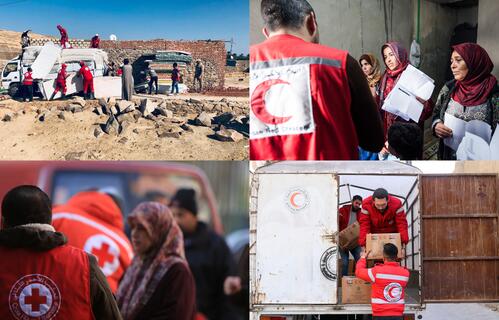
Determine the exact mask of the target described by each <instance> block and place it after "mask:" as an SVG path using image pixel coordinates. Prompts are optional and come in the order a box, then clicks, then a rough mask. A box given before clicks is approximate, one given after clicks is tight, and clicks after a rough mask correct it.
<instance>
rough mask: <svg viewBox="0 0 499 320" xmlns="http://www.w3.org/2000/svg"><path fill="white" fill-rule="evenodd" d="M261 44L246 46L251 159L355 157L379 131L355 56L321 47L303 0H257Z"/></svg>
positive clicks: (376, 142)
mask: <svg viewBox="0 0 499 320" xmlns="http://www.w3.org/2000/svg"><path fill="white" fill-rule="evenodd" d="M261 14H262V17H263V20H264V25H265V27H264V29H263V33H264V35H265V37H266V38H267V40H266V41H264V42H262V43H260V44H257V45H254V46H252V47H251V49H250V69H251V88H250V97H251V110H250V121H251V128H250V158H251V159H252V160H355V159H358V149H357V147H358V146H359V145H360V146H361V147H362V148H363V149H365V150H368V151H372V152H378V151H380V150H381V149H382V147H383V142H384V141H383V128H382V125H381V118H380V116H379V113H378V109H377V106H376V102H375V101H374V98H373V97H372V95H371V91H370V89H369V86H368V84H367V81H366V79H365V76H364V74H363V72H362V70H361V68H360V66H359V64H358V63H357V61H356V60H355V59H354V58H353V57H352V56H350V55H349V54H348V52H347V51H344V50H339V49H335V48H331V47H327V46H324V45H320V44H319V30H318V26H317V20H316V15H315V12H314V10H313V8H312V7H311V6H310V4H309V3H308V2H307V1H306V0H262V2H261Z"/></svg>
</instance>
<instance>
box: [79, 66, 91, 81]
mask: <svg viewBox="0 0 499 320" xmlns="http://www.w3.org/2000/svg"><path fill="white" fill-rule="evenodd" d="M78 72H79V73H80V74H81V75H82V76H83V80H86V81H90V80H92V79H93V78H94V76H93V75H92V71H90V68H89V67H88V66H85V65H83V66H82V67H81V68H80V71H78Z"/></svg>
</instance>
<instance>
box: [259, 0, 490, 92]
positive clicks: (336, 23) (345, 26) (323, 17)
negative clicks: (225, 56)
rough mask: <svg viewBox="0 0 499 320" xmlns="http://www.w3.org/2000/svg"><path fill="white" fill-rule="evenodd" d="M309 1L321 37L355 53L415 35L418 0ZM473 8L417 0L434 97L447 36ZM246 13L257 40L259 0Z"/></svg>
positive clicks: (473, 19)
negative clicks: (314, 13) (248, 14)
mask: <svg viewBox="0 0 499 320" xmlns="http://www.w3.org/2000/svg"><path fill="white" fill-rule="evenodd" d="M480 1H483V0H480ZM492 1H493V0H490V1H489V2H492ZM309 2H310V4H311V5H312V7H314V10H315V12H316V14H317V20H318V23H319V30H320V38H321V43H322V44H325V45H328V46H333V47H336V48H340V49H344V50H348V51H349V53H350V54H351V55H352V56H353V57H355V58H358V57H359V56H360V55H361V54H362V53H365V52H371V53H374V54H375V55H376V56H377V57H378V59H381V51H380V50H381V46H382V45H383V43H384V42H386V41H387V40H394V41H399V42H401V43H402V44H403V45H404V47H405V48H406V49H407V50H408V51H409V50H410V45H411V42H412V40H413V39H416V34H417V0H396V1H395V0H335V1H327V0H309ZM497 5H499V1H498V2H497ZM477 11H478V10H477V8H476V7H471V8H459V9H457V8H450V7H446V6H441V5H439V4H436V3H434V2H430V1H426V0H422V1H421V15H420V16H421V23H420V44H421V50H422V64H421V67H420V68H421V70H422V71H423V72H425V73H427V74H428V75H429V76H430V77H432V78H433V79H434V80H435V84H436V90H435V92H434V98H436V95H437V94H438V91H439V90H440V88H441V87H442V85H443V84H444V83H445V81H446V78H445V74H446V71H447V68H448V65H449V63H448V61H449V57H450V48H449V42H450V38H451V36H452V32H453V30H454V27H455V26H456V25H458V24H460V23H463V22H468V23H470V24H472V25H476V23H477V14H478V12H477ZM250 15H251V19H250V32H251V35H250V41H251V44H255V43H258V42H261V41H263V40H264V37H263V35H262V32H261V29H262V28H263V22H262V19H261V15H260V0H251V1H250ZM496 16H497V15H496ZM496 20H497V19H495V20H494V21H496ZM496 34H497V33H496ZM496 44H497V41H496ZM382 64H383V63H382Z"/></svg>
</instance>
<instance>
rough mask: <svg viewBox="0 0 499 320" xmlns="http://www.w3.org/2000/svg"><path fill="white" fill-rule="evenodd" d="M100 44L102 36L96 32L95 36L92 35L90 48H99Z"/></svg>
mask: <svg viewBox="0 0 499 320" xmlns="http://www.w3.org/2000/svg"><path fill="white" fill-rule="evenodd" d="M99 44H100V38H99V35H98V34H96V35H95V36H93V37H92V40H91V41H90V48H96V49H98V48H99Z"/></svg>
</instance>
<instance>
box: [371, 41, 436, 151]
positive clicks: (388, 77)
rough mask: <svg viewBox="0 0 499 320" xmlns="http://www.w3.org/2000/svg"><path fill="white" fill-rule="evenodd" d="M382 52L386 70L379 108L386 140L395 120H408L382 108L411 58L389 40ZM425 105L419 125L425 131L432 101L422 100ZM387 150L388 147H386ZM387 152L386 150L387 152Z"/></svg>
mask: <svg viewBox="0 0 499 320" xmlns="http://www.w3.org/2000/svg"><path fill="white" fill-rule="evenodd" d="M381 53H382V55H383V61H384V62H385V66H386V70H385V73H384V74H383V77H382V78H381V85H380V89H379V90H380V94H379V108H380V112H381V118H382V119H383V128H384V131H385V141H388V129H390V127H391V125H392V124H393V123H394V122H395V121H401V122H407V121H405V120H404V119H402V118H399V117H398V116H396V115H394V114H393V113H390V112H384V111H383V110H381V107H382V106H383V103H384V102H385V100H386V98H387V97H388V95H389V94H390V92H391V91H392V90H393V88H394V87H395V85H396V84H397V81H398V80H399V79H400V77H401V76H402V72H404V71H405V69H406V68H407V66H408V65H409V58H408V55H407V51H406V50H405V49H404V47H402V45H401V44H400V43H398V42H388V43H385V44H384V45H383V47H381ZM421 102H422V103H423V105H424V108H423V112H422V113H421V116H420V117H419V122H418V125H419V127H420V128H421V130H422V131H424V121H425V120H426V119H428V118H429V117H430V116H431V112H432V102H431V100H428V101H425V102H424V101H421ZM385 150H386V149H385ZM382 153H383V152H382ZM385 153H386V152H385Z"/></svg>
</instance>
